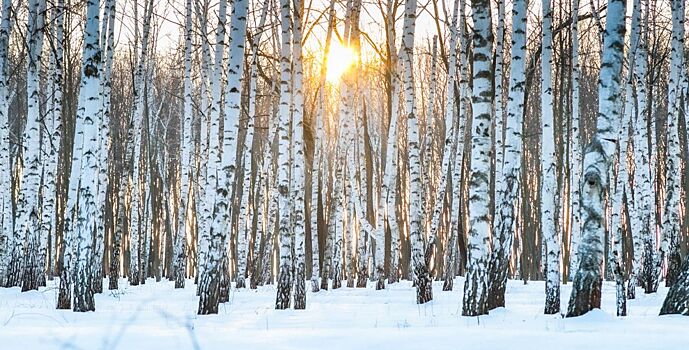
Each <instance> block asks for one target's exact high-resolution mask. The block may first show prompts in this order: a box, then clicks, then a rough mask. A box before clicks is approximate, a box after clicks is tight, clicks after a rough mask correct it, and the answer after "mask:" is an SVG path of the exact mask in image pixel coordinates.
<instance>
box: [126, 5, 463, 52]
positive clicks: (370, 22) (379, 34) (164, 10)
mask: <svg viewBox="0 0 689 350" xmlns="http://www.w3.org/2000/svg"><path fill="white" fill-rule="evenodd" d="M117 1H118V3H117V5H118V10H117V12H118V21H117V27H116V32H117V33H118V34H117V35H118V38H119V43H120V45H123V44H126V43H128V42H131V40H133V37H134V33H133V28H134V25H133V24H134V3H135V1H137V2H138V3H139V11H138V18H139V20H140V21H142V18H143V4H144V2H145V0H117ZM154 1H155V5H154V6H155V22H156V26H157V28H158V33H157V49H158V51H159V52H161V53H164V52H166V51H167V50H170V49H172V48H174V47H176V46H177V45H178V44H179V42H180V34H181V31H180V30H181V29H180V26H181V25H183V23H184V4H185V1H184V0H154ZM274 1H278V0H274ZM451 1H452V0H440V1H439V2H438V3H439V4H438V6H439V12H440V14H441V17H443V13H444V12H443V7H442V6H443V2H446V3H447V4H446V5H445V6H446V8H447V11H448V12H449V11H451V8H450V6H451V4H450V3H451ZM305 2H306V4H307V5H308V4H309V2H310V3H311V4H312V11H311V12H310V20H309V23H307V27H309V26H311V25H312V23H313V21H314V20H315V19H316V18H317V17H318V16H320V13H321V12H323V11H324V10H325V8H326V7H327V5H328V4H327V1H325V0H305ZM341 2H342V3H344V2H345V1H341ZM211 4H212V7H213V9H215V8H217V4H218V0H211ZM261 6H263V0H252V1H251V5H250V12H251V14H250V16H249V21H250V23H255V22H256V21H257V18H255V17H258V15H259V11H260V7H261ZM418 8H419V11H418V13H419V17H418V19H417V44H418V45H422V44H425V42H426V41H425V40H424V38H430V37H432V36H433V35H435V34H436V27H435V23H434V22H433V19H432V17H431V15H430V14H431V13H432V12H433V6H432V3H431V0H419V6H418ZM254 10H256V13H255V14H254ZM336 10H337V17H338V31H340V32H342V31H343V29H344V28H343V27H344V22H343V17H344V14H345V8H344V4H341V5H336ZM403 11H404V8H403V7H400V8H399V10H398V23H397V24H398V36H399V33H400V32H401V25H402V20H401V15H402V12H403ZM228 12H229V9H228ZM326 18H327V17H326V16H323V17H322V18H321V19H320V20H319V22H322V25H318V26H316V27H314V29H313V34H312V37H310V38H309V42H310V43H311V45H313V46H315V47H319V46H320V45H321V44H320V40H322V39H323V38H324V37H325V22H326V20H327V19H326ZM228 20H229V13H228ZM216 23H217V17H216V16H215V15H212V16H210V20H209V26H210V28H209V30H213V29H214V27H215V24H216ZM382 23H383V21H382V16H381V14H380V9H379V8H378V6H377V5H374V4H372V3H370V2H368V1H365V4H364V5H363V9H362V13H361V26H362V30H363V31H364V32H365V33H366V34H368V35H369V36H370V37H371V39H372V40H374V41H376V42H381V43H382V41H383V40H382V38H384V32H383V31H384V29H383V25H382ZM140 25H141V23H140ZM443 30H445V29H444V28H443ZM212 38H213V33H211V35H210V39H211V40H212ZM362 44H363V45H365V46H364V50H366V46H367V45H366V43H365V40H363V39H362ZM398 45H399V43H398ZM307 46H310V45H308V44H307Z"/></svg>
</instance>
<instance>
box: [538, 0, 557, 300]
mask: <svg viewBox="0 0 689 350" xmlns="http://www.w3.org/2000/svg"><path fill="white" fill-rule="evenodd" d="M550 6H551V0H543V37H542V38H543V41H542V43H541V51H542V53H543V58H542V59H541V71H542V74H541V77H542V78H541V132H542V133H541V236H542V237H543V246H544V247H545V254H546V255H545V256H544V257H543V259H544V260H545V271H544V273H545V276H546V283H545V313H546V314H555V313H558V312H560V237H559V235H558V230H557V228H556V226H555V220H556V216H557V210H556V206H557V203H556V201H555V199H556V191H557V169H555V167H556V165H555V134H554V120H553V92H552V86H553V84H552V75H551V66H552V41H553V40H552V23H553V22H552V21H553V13H552V11H551V7H550Z"/></svg>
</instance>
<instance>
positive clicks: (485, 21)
mask: <svg viewBox="0 0 689 350" xmlns="http://www.w3.org/2000/svg"><path fill="white" fill-rule="evenodd" d="M471 4H472V10H473V11H472V18H473V20H474V38H473V42H474V51H473V83H474V84H473V92H472V106H473V108H472V118H473V120H472V137H471V138H472V140H471V145H472V150H471V158H472V159H471V174H470V180H469V181H470V182H469V183H470V185H469V227H470V228H469V230H470V231H469V237H468V247H467V253H468V266H467V276H466V282H465V283H464V301H463V307H462V315H464V316H478V315H484V314H487V313H488V309H487V300H486V298H487V287H488V276H487V268H488V260H489V252H488V241H489V232H490V220H489V217H490V207H489V197H490V195H489V190H490V188H489V187H490V183H489V182H490V150H491V125H492V120H491V115H492V110H493V98H494V95H493V87H492V84H493V82H492V79H493V74H492V69H491V53H492V48H493V34H492V32H491V19H490V2H489V1H487V0H473V1H472V2H471Z"/></svg>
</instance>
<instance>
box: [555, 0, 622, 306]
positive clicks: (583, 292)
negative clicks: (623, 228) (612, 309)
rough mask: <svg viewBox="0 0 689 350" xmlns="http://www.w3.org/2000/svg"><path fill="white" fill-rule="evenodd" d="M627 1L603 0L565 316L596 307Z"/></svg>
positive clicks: (613, 151) (617, 110)
mask: <svg viewBox="0 0 689 350" xmlns="http://www.w3.org/2000/svg"><path fill="white" fill-rule="evenodd" d="M625 8H626V1H623V0H608V17H607V20H606V24H605V35H604V45H603V46H604V48H603V54H602V62H601V71H600V79H599V82H598V98H599V105H598V118H597V122H596V131H595V133H594V135H593V140H592V141H591V143H589V145H588V146H587V147H586V150H585V153H584V165H583V171H584V174H583V175H584V176H583V179H582V185H581V188H582V225H583V226H582V230H583V231H582V240H581V244H580V245H579V266H578V269H577V272H576V274H575V276H574V283H573V286H572V294H571V296H570V300H569V307H568V310H567V317H575V316H580V315H583V314H585V313H587V312H589V311H591V310H592V309H594V308H600V301H601V286H602V281H601V275H600V270H601V264H602V259H603V240H604V234H605V231H604V230H605V229H604V222H603V217H604V215H603V211H604V208H605V204H604V198H605V194H606V192H607V188H608V180H607V177H608V173H609V172H608V169H609V167H610V164H611V162H612V159H613V157H614V155H615V152H616V147H617V139H618V133H617V130H616V125H618V122H617V121H618V120H619V118H620V111H619V106H620V102H621V98H622V96H621V95H622V94H621V88H620V76H621V73H622V62H623V59H624V58H623V48H624V33H625V13H626V11H625Z"/></svg>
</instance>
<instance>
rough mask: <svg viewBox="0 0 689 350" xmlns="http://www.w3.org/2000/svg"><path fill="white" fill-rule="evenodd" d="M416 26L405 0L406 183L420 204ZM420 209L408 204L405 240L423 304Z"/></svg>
mask: <svg viewBox="0 0 689 350" xmlns="http://www.w3.org/2000/svg"><path fill="white" fill-rule="evenodd" d="M415 27H416V0H407V1H406V3H405V8H404V25H403V34H402V49H401V50H400V52H401V58H402V62H403V65H404V79H403V81H404V106H405V112H406V113H407V128H408V130H407V132H408V142H409V144H408V145H409V147H408V151H409V183H410V190H411V193H410V203H421V196H422V195H423V194H422V193H421V192H422V184H421V166H420V163H419V151H420V147H419V125H418V119H417V116H416V106H415V103H414V102H415V101H414V99H415V93H414V74H413V71H414V66H413V62H414V34H415ZM421 214H422V213H421V208H420V207H419V206H418V205H416V204H412V205H411V206H410V208H409V217H410V228H409V239H410V243H411V246H412V247H411V250H412V253H411V255H412V264H413V269H414V276H415V278H416V303H417V304H424V303H427V302H429V301H431V300H433V290H432V288H433V286H432V284H431V276H430V273H429V271H428V266H427V265H426V259H425V258H424V242H423V234H422V232H421V231H422V230H423V226H422V222H421V220H422V215H421Z"/></svg>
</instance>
